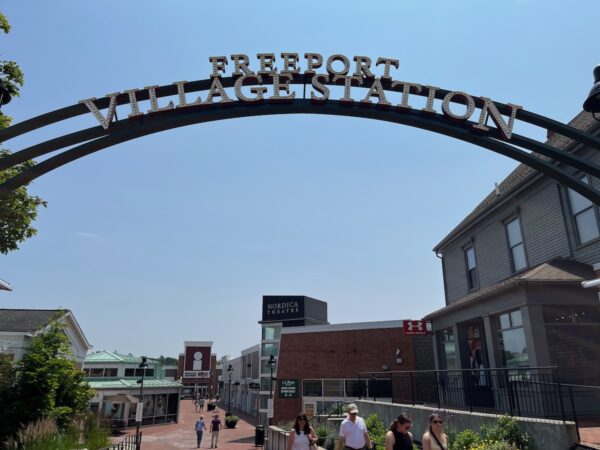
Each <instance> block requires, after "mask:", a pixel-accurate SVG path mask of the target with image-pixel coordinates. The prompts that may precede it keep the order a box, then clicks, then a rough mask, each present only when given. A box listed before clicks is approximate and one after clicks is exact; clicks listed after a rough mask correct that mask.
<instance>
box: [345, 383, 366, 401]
mask: <svg viewBox="0 0 600 450" xmlns="http://www.w3.org/2000/svg"><path fill="white" fill-rule="evenodd" d="M366 392H367V383H366V381H365V380H346V397H351V398H358V397H364V396H365V393H366Z"/></svg>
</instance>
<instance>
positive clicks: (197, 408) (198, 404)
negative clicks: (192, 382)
mask: <svg viewBox="0 0 600 450" xmlns="http://www.w3.org/2000/svg"><path fill="white" fill-rule="evenodd" d="M199 409H200V400H198V399H197V398H196V399H194V411H196V412H200V411H199Z"/></svg>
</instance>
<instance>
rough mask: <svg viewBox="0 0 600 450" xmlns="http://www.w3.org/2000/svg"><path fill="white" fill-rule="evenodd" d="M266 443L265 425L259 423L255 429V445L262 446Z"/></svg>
mask: <svg viewBox="0 0 600 450" xmlns="http://www.w3.org/2000/svg"><path fill="white" fill-rule="evenodd" d="M263 445H265V427H263V426H262V425H257V426H256V430H255V431H254V446H255V447H262V446H263Z"/></svg>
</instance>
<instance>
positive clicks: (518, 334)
mask: <svg viewBox="0 0 600 450" xmlns="http://www.w3.org/2000/svg"><path fill="white" fill-rule="evenodd" d="M498 324H499V330H498V331H499V340H500V348H501V349H502V362H503V364H504V367H507V368H509V369H513V368H518V367H526V366H528V365H529V355H528V353H527V343H526V341H525V330H524V328H523V317H522V316H521V311H520V310H515V311H510V312H507V313H504V314H501V315H500V316H499V317H498Z"/></svg>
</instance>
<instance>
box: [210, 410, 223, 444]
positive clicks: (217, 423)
mask: <svg viewBox="0 0 600 450" xmlns="http://www.w3.org/2000/svg"><path fill="white" fill-rule="evenodd" d="M220 430H221V420H220V419H219V415H218V414H215V415H214V418H213V420H211V421H210V430H209V433H210V448H217V444H218V443H219V431H220Z"/></svg>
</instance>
